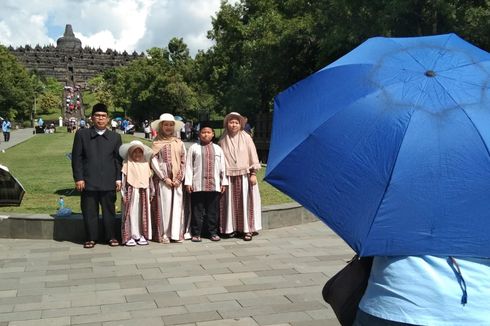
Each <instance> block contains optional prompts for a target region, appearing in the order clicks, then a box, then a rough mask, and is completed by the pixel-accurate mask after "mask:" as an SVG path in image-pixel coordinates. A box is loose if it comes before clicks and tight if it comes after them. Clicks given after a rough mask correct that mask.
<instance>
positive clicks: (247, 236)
mask: <svg viewBox="0 0 490 326" xmlns="http://www.w3.org/2000/svg"><path fill="white" fill-rule="evenodd" d="M243 241H252V233H245V234H244V235H243Z"/></svg>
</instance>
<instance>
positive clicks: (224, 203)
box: [219, 112, 262, 241]
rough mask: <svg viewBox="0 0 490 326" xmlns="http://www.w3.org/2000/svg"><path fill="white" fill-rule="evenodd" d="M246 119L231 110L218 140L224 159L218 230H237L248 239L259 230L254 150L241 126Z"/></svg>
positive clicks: (260, 226) (260, 221)
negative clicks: (224, 184) (224, 186)
mask: <svg viewBox="0 0 490 326" xmlns="http://www.w3.org/2000/svg"><path fill="white" fill-rule="evenodd" d="M246 123H247V119H246V118H245V117H243V116H241V115H240V114H239V113H237V112H231V113H230V114H228V115H227V116H226V117H225V119H224V132H223V135H222V137H221V139H220V141H219V144H220V146H221V148H222V149H223V152H224V154H225V159H226V175H227V176H228V183H229V186H228V189H227V190H226V191H225V193H224V195H223V197H222V199H221V208H220V215H221V218H220V231H221V233H223V234H229V235H232V234H233V233H235V232H238V233H240V234H242V235H243V240H245V241H250V240H252V236H253V234H254V233H256V232H257V231H258V230H260V229H262V211H261V203H260V193H259V187H258V185H257V177H256V173H257V171H258V170H259V169H260V163H259V158H258V155H257V150H256V148H255V145H254V143H253V141H252V138H251V137H250V135H249V134H248V133H247V132H245V131H244V130H243V129H244V127H245V125H246Z"/></svg>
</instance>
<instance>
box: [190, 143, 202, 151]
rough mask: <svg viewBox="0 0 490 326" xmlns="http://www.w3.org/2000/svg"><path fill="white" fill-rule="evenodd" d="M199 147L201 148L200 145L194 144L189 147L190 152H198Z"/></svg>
mask: <svg viewBox="0 0 490 326" xmlns="http://www.w3.org/2000/svg"><path fill="white" fill-rule="evenodd" d="M199 146H200V145H199V143H194V144H192V145H191V146H189V150H196V149H198V148H199Z"/></svg>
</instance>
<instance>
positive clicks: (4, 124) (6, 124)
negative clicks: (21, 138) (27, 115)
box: [2, 120, 11, 132]
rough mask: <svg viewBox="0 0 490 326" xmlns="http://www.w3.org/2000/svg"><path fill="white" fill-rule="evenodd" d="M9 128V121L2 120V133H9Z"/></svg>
mask: <svg viewBox="0 0 490 326" xmlns="http://www.w3.org/2000/svg"><path fill="white" fill-rule="evenodd" d="M10 127H11V124H10V121H7V120H4V121H3V122H2V131H3V132H10Z"/></svg>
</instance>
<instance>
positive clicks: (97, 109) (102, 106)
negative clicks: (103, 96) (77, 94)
mask: <svg viewBox="0 0 490 326" xmlns="http://www.w3.org/2000/svg"><path fill="white" fill-rule="evenodd" d="M96 112H104V113H107V106H105V104H103V103H97V104H95V105H94V106H93V107H92V115H94V114H95V113H96Z"/></svg>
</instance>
